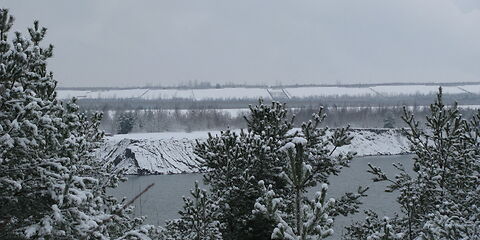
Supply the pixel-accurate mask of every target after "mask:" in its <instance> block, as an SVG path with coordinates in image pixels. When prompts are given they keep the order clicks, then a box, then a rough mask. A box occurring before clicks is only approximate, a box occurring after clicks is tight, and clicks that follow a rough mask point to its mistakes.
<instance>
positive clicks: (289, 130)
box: [195, 101, 363, 239]
mask: <svg viewBox="0 0 480 240" xmlns="http://www.w3.org/2000/svg"><path fill="white" fill-rule="evenodd" d="M250 112H251V113H250V115H249V116H247V117H246V121H247V129H246V131H243V130H242V131H241V132H240V133H236V132H232V131H224V132H222V133H221V134H220V135H219V136H212V135H209V138H208V139H207V140H206V141H205V142H202V143H200V142H199V143H198V144H197V147H196V149H195V152H196V154H197V155H198V156H199V157H201V158H202V159H203V160H204V163H203V166H204V167H205V169H208V170H209V171H207V172H206V173H205V175H204V181H205V183H206V184H207V185H209V186H210V189H211V191H212V192H213V193H214V195H213V196H215V197H216V198H218V202H219V212H220V220H221V222H222V224H223V225H222V226H223V228H222V234H223V237H224V238H225V239H268V238H270V235H271V232H272V230H273V229H274V227H275V224H276V223H275V221H274V219H271V218H266V217H265V216H264V215H261V214H252V210H253V206H254V204H255V202H256V200H257V199H258V198H259V197H260V196H261V195H262V190H261V189H260V188H259V186H258V182H259V181H260V180H262V181H264V183H265V185H267V186H269V185H272V187H273V190H274V191H275V193H276V194H278V195H279V196H280V197H282V198H283V199H286V201H292V199H293V198H292V194H291V191H292V189H291V188H289V187H288V183H287V181H286V179H285V178H284V177H282V176H281V174H280V173H282V171H284V170H285V167H286V166H287V161H286V159H285V158H284V155H283V153H282V152H281V151H280V149H281V148H282V147H283V146H284V145H285V144H286V143H287V142H290V141H291V139H293V138H295V137H296V136H297V135H298V134H299V130H298V129H294V125H293V123H294V117H289V116H288V110H287V108H286V106H285V105H284V104H280V103H277V102H273V103H272V104H271V105H267V104H263V101H260V103H259V105H257V106H250ZM323 119H324V114H323V112H322V110H321V111H320V112H319V114H315V115H314V117H313V120H312V121H309V122H307V123H305V124H303V125H302V130H301V131H302V132H303V137H304V138H305V139H307V140H308V144H307V145H306V146H305V148H307V149H308V153H309V154H310V155H311V156H310V157H309V158H308V159H307V161H308V164H309V165H310V166H312V181H311V183H312V186H313V185H315V184H316V183H317V182H324V183H328V177H329V176H330V175H332V174H338V173H339V171H340V169H341V167H343V166H348V163H349V161H350V159H351V158H352V157H353V154H352V153H349V154H346V155H342V154H338V155H336V156H334V155H333V152H334V151H335V150H336V149H337V148H338V147H341V146H344V145H348V144H349V143H350V140H351V138H350V137H349V136H348V134H347V131H348V128H346V129H335V130H330V131H328V130H327V129H326V128H319V125H320V123H321V121H322V120H323ZM360 190H361V191H363V189H360ZM362 194H363V193H355V194H353V193H351V194H347V195H345V196H343V197H342V198H341V200H339V201H338V207H336V208H338V209H339V211H338V212H339V214H349V213H351V212H355V211H356V207H355V206H356V205H358V204H359V202H358V198H359V197H360V196H361V195H362ZM347 206H348V207H347ZM340 209H341V210H340ZM341 211H343V212H341Z"/></svg>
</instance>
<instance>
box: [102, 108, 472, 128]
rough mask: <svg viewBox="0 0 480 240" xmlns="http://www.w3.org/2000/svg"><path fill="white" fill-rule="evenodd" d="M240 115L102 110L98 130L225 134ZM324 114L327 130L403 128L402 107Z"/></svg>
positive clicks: (306, 114)
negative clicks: (219, 132) (205, 131)
mask: <svg viewBox="0 0 480 240" xmlns="http://www.w3.org/2000/svg"><path fill="white" fill-rule="evenodd" d="M320 107H321V106H320V105H318V106H307V107H302V108H294V109H291V110H290V113H289V114H290V115H292V114H294V115H295V119H296V123H301V122H304V121H307V120H308V119H310V118H311V116H312V114H314V113H317V112H318V110H319V109H320ZM409 110H412V111H413V113H414V114H415V116H418V117H419V119H425V116H426V115H427V114H428V112H429V109H428V107H425V106H416V107H414V106H413V107H409ZM248 112H249V111H248V110H246V111H245V112H242V113H241V114H236V115H235V116H232V114H230V113H229V112H228V111H224V110H221V109H190V110H180V109H175V110H168V109H147V110H144V109H136V110H121V109H120V110H114V111H112V110H105V111H104V117H103V119H102V121H101V128H102V129H103V130H105V131H106V132H107V133H110V134H125V133H131V132H165V131H186V132H191V131H201V130H225V129H227V128H232V129H236V128H245V127H246V126H245V121H244V119H243V116H244V115H245V114H248ZM474 112H475V110H472V109H462V110H461V113H462V114H463V116H465V117H466V118H470V117H471V116H472V115H473V114H474ZM325 113H326V114H327V115H328V118H327V119H326V120H325V121H324V123H323V125H325V126H328V127H333V128H337V127H344V126H347V125H350V126H352V127H354V128H400V127H405V125H404V123H403V121H402V120H401V119H400V116H402V115H403V107H402V106H380V107H373V106H369V107H359V108H351V107H338V106H331V107H327V108H326V111H325Z"/></svg>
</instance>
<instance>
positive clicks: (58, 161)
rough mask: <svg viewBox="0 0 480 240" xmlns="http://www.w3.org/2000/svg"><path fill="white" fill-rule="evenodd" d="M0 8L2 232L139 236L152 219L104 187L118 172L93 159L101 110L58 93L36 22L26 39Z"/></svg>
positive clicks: (48, 49) (55, 236)
mask: <svg viewBox="0 0 480 240" xmlns="http://www.w3.org/2000/svg"><path fill="white" fill-rule="evenodd" d="M13 20H14V18H13V17H12V16H10V15H9V14H8V10H7V9H0V149H1V151H0V239H17V238H18V239H24V238H35V239H93V238H95V239H109V238H117V239H127V238H129V239H139V238H141V237H146V236H147V234H149V232H150V230H153V227H151V226H141V223H142V219H141V218H138V219H131V218H130V215H129V214H128V213H129V212H130V211H131V209H130V208H129V207H126V206H125V205H124V203H123V202H118V201H117V200H116V199H115V198H113V197H111V196H110V195H108V194H107V193H106V190H107V188H109V187H115V186H116V184H117V183H118V181H119V180H120V178H121V176H120V175H117V174H111V173H110V171H109V169H108V168H105V167H103V166H102V162H100V161H97V160H96V159H94V156H93V154H92V152H93V150H94V149H95V148H96V147H97V146H98V144H99V143H100V140H101V138H102V136H103V133H102V132H101V131H99V130H98V125H99V122H100V118H101V115H100V114H94V115H93V116H92V117H91V118H88V117H87V116H86V114H84V113H81V112H79V111H78V106H77V105H76V104H75V101H74V100H73V101H71V102H68V103H62V102H60V101H58V100H57V99H56V93H55V87H56V81H55V80H54V79H53V74H52V73H51V72H49V71H48V70H47V60H48V58H50V57H51V56H52V50H53V46H51V45H50V46H48V47H46V48H44V47H42V46H41V45H40V43H41V42H42V40H43V38H44V37H45V34H46V31H47V30H46V28H41V27H40V25H39V23H38V21H35V22H34V25H33V27H32V28H29V29H28V32H29V35H30V37H29V38H24V37H23V36H22V35H21V34H20V33H18V32H17V33H15V36H14V37H13V41H12V43H9V42H8V33H9V31H10V29H11V27H12V25H13Z"/></svg>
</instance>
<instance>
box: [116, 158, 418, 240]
mask: <svg viewBox="0 0 480 240" xmlns="http://www.w3.org/2000/svg"><path fill="white" fill-rule="evenodd" d="M411 158H412V156H411V155H395V156H371V157H359V158H355V159H353V160H352V163H351V165H350V167H349V168H345V169H343V170H342V172H341V174H340V175H339V176H334V177H332V178H331V180H330V186H329V188H328V194H329V196H330V197H334V198H335V197H338V196H341V195H342V194H343V193H345V192H355V191H356V189H357V188H358V186H360V185H361V186H369V187H370V190H369V191H368V192H367V194H368V197H366V198H364V200H363V205H362V210H361V212H363V210H366V209H373V210H375V211H376V212H377V213H378V214H379V216H384V215H386V216H391V215H392V213H393V212H395V211H398V210H399V208H398V206H397V205H396V203H395V197H396V195H395V194H392V193H385V192H384V189H385V186H386V184H385V183H373V182H372V180H371V178H372V176H371V174H369V173H367V169H368V165H367V164H368V163H369V162H370V163H372V164H373V165H375V166H379V167H381V168H382V169H383V170H384V171H385V172H386V173H387V175H394V174H395V173H396V172H397V171H396V169H395V168H394V167H393V166H392V163H396V162H400V163H402V164H403V165H404V166H405V167H406V168H407V169H409V168H411V166H412V162H411V161H410V160H411ZM128 179H129V180H128V181H127V182H125V183H121V184H120V186H119V187H118V188H116V189H114V190H113V194H114V195H115V196H117V197H119V198H122V197H126V198H127V199H131V198H132V197H133V196H135V195H136V194H138V193H139V192H141V191H142V190H143V189H144V188H145V187H147V186H148V185H149V184H151V183H155V186H154V187H153V188H152V189H150V191H148V192H147V193H145V194H144V195H142V196H141V197H140V198H139V199H138V200H137V201H136V202H135V203H134V205H135V215H138V216H140V215H143V216H147V217H148V218H147V222H148V223H150V224H155V225H164V223H165V220H168V219H172V218H176V217H178V213H177V212H178V210H179V209H180V208H181V207H182V205H183V200H182V196H189V194H190V189H191V188H193V186H194V182H195V181H198V182H199V183H200V185H201V186H202V175H201V174H178V175H153V176H130V177H129V178H128ZM317 190H318V189H312V190H311V191H310V192H311V193H313V192H315V191H317ZM363 218H364V215H363V213H359V214H356V215H354V216H348V217H338V218H336V219H335V228H334V230H335V238H332V239H338V237H339V236H341V233H342V232H343V227H344V226H347V225H349V224H350V223H351V222H353V221H358V220H361V219H363Z"/></svg>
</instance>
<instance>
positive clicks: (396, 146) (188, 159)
mask: <svg viewBox="0 0 480 240" xmlns="http://www.w3.org/2000/svg"><path fill="white" fill-rule="evenodd" d="M207 133H208V132H192V133H184V132H167V133H140V134H125V135H115V136H112V137H107V138H106V140H105V143H104V144H103V145H102V147H101V148H100V149H99V150H98V152H97V156H98V157H99V158H100V159H102V160H104V161H107V162H113V163H114V164H115V166H116V167H117V168H125V169H127V172H126V173H127V174H135V175H149V174H178V173H193V172H198V171H199V168H198V167H199V160H200V159H199V157H198V156H196V155H195V154H194V147H195V144H196V140H199V141H202V140H203V139H206V138H207V136H208V134H207ZM218 133H219V132H212V134H218ZM351 134H352V136H353V140H352V144H351V145H349V146H345V147H342V148H339V149H337V151H336V152H337V153H345V152H349V151H352V152H357V156H372V155H396V154H405V153H408V150H409V146H408V140H407V139H406V137H405V136H403V135H402V133H401V131H400V130H397V129H352V130H351Z"/></svg>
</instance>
